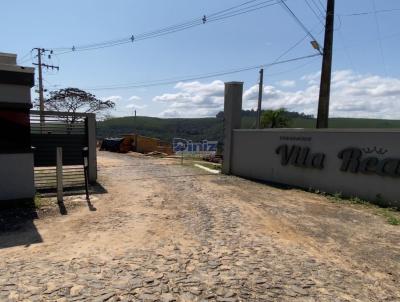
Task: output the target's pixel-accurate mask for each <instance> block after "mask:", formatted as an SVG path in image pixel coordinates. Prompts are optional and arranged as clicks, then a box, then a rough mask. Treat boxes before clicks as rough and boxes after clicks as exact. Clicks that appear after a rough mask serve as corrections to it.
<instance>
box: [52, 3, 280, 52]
mask: <svg viewBox="0 0 400 302" xmlns="http://www.w3.org/2000/svg"><path fill="white" fill-rule="evenodd" d="M277 1H278V0H251V1H247V2H244V3H242V4H239V5H236V6H233V7H230V8H227V9H224V10H221V11H218V12H215V13H212V14H209V15H203V16H202V17H201V18H194V19H192V20H189V21H186V22H183V23H178V24H175V25H171V26H167V27H163V28H159V29H157V30H153V31H149V32H144V33H141V34H136V35H130V36H129V37H125V38H121V39H114V40H108V41H103V42H98V43H92V44H86V45H80V46H72V47H62V48H54V49H55V50H58V51H60V52H58V54H60V55H61V54H66V53H71V52H78V51H88V50H95V49H101V48H107V47H113V46H118V45H122V44H128V43H134V42H137V41H142V40H147V39H152V38H157V37H161V36H164V35H169V34H172V33H175V32H179V31H183V30H186V29H190V28H193V27H196V26H201V25H203V24H205V23H211V22H216V21H219V20H224V19H227V18H232V17H235V16H239V15H242V14H247V13H250V12H253V11H256V10H260V9H263V8H265V7H270V6H273V5H277V4H278V2H277ZM280 1H282V0H280Z"/></svg>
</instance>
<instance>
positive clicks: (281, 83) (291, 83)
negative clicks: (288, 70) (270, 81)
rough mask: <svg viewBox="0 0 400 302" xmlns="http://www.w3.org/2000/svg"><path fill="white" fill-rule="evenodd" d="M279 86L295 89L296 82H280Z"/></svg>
mask: <svg viewBox="0 0 400 302" xmlns="http://www.w3.org/2000/svg"><path fill="white" fill-rule="evenodd" d="M277 84H278V85H279V86H281V87H294V86H296V81H289V80H284V81H280V82H278V83H277Z"/></svg>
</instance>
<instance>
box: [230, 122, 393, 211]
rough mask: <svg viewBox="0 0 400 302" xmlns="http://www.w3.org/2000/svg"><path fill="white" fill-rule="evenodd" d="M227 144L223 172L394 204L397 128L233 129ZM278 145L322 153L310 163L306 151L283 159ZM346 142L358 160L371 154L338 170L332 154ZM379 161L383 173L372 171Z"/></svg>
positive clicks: (339, 165)
mask: <svg viewBox="0 0 400 302" xmlns="http://www.w3.org/2000/svg"><path fill="white" fill-rule="evenodd" d="M232 144H233V145H232V148H231V150H232V153H231V167H230V171H229V172H230V173H232V174H234V175H238V176H242V177H246V178H252V179H259V180H265V181H271V182H276V183H282V184H287V185H292V186H298V187H302V188H305V189H309V188H313V189H318V190H321V191H323V192H327V193H341V194H343V195H345V196H349V197H360V198H362V199H366V200H371V201H379V202H381V201H382V200H384V201H385V202H386V205H390V206H394V205H395V206H398V207H400V164H399V165H397V161H396V160H397V159H398V160H399V163H400V131H399V130H392V131H391V130H384V131H380V130H337V129H335V130H333V129H326V130H305V129H265V130H240V129H236V130H233V140H232ZM284 145H286V146H287V147H288V156H289V155H290V151H291V150H292V149H291V148H292V146H298V147H302V148H303V149H302V150H303V152H306V151H304V150H305V149H304V148H309V149H310V152H311V154H316V153H321V154H324V157H323V158H324V159H323V160H321V156H322V155H321V156H320V157H316V158H315V161H314V166H315V167H312V161H311V159H312V157H310V153H309V157H308V160H305V158H302V157H301V156H300V158H298V160H297V166H296V163H295V162H292V163H288V164H287V165H283V164H282V162H281V161H282V152H283V151H284V147H282V149H281V154H277V149H278V148H279V147H280V146H284ZM350 147H351V148H358V149H360V150H362V151H361V152H362V154H361V157H360V158H361V160H364V159H366V158H371V157H373V158H376V160H375V159H371V160H368V161H364V168H365V169H364V170H367V171H364V173H363V172H362V171H361V170H362V167H361V166H359V167H358V172H357V173H354V172H350V171H341V166H342V163H343V160H342V159H340V158H339V157H338V154H339V153H340V152H341V151H342V150H344V149H346V148H350ZM378 153H384V154H378ZM304 154H305V153H304ZM294 158H295V156H293V157H292V160H293V159H294ZM383 160H385V161H384V162H383ZM352 162H353V163H355V162H356V161H352ZM299 163H306V165H307V164H308V167H304V166H302V165H301V164H299ZM321 163H322V164H323V167H322V166H321V165H320V164H321ZM379 163H380V164H381V165H380V166H379ZM379 167H380V168H382V167H383V171H384V172H385V173H384V175H378V174H377V173H375V172H374V170H379ZM350 168H351V166H350ZM381 170H382V169H381ZM368 171H369V172H368ZM395 173H398V174H397V175H395ZM390 174H392V175H390Z"/></svg>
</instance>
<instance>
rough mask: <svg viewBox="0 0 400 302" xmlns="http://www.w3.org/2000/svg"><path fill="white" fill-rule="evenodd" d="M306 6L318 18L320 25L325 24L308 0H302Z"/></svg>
mask: <svg viewBox="0 0 400 302" xmlns="http://www.w3.org/2000/svg"><path fill="white" fill-rule="evenodd" d="M304 1H305V2H306V4H307V6H308V8H309V9H310V10H311V11H312V13H313V14H314V16H315V17H316V18H317V19H318V21H319V22H320V23H321V24H322V26H325V24H324V22H323V19H322V20H321V15H320V14H318V13H317V12H316V11H315V9H313V7H312V6H311V4H310V3H309V2H308V0H304Z"/></svg>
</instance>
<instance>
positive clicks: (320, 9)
mask: <svg viewBox="0 0 400 302" xmlns="http://www.w3.org/2000/svg"><path fill="white" fill-rule="evenodd" d="M311 1H312V3H314V5H315V7H316V8H317V9H318V11H319V12H320V13H321V15H322V16H323V15H325V14H326V9H325V6H324V5H323V4H322V2H321V0H318V1H317V2H318V3H319V5H318V3H317V2H316V1H315V0H311Z"/></svg>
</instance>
